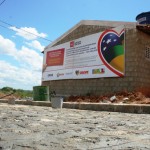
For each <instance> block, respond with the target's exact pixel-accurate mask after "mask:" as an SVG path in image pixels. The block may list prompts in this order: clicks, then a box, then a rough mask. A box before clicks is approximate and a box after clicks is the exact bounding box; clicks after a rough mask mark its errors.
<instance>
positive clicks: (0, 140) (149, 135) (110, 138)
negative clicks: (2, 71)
mask: <svg viewBox="0 0 150 150" xmlns="http://www.w3.org/2000/svg"><path fill="white" fill-rule="evenodd" d="M101 149H102V150H149V149H150V115H149V114H129V113H117V112H100V111H87V110H72V109H64V108H63V109H53V108H51V107H39V106H27V105H26V106H23V105H8V104H4V103H0V150H101Z"/></svg>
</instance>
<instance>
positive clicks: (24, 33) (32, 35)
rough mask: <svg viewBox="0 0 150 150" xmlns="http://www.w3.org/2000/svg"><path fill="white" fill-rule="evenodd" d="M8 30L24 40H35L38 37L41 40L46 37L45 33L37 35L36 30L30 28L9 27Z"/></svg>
mask: <svg viewBox="0 0 150 150" xmlns="http://www.w3.org/2000/svg"><path fill="white" fill-rule="evenodd" d="M10 29H12V30H14V31H16V35H19V36H21V37H23V38H24V39H26V40H35V39H37V38H38V36H39V37H42V38H45V37H47V35H46V34H45V33H39V32H38V31H37V30H36V28H32V27H21V28H16V27H10ZM36 35H37V36H36Z"/></svg>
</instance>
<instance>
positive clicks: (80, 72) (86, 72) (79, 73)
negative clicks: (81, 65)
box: [75, 70, 89, 76]
mask: <svg viewBox="0 0 150 150" xmlns="http://www.w3.org/2000/svg"><path fill="white" fill-rule="evenodd" d="M75 74H76V75H77V76H78V75H84V74H89V71H87V70H86V71H79V70H76V71H75Z"/></svg>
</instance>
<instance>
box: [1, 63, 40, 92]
mask: <svg viewBox="0 0 150 150" xmlns="http://www.w3.org/2000/svg"><path fill="white" fill-rule="evenodd" d="M0 78H1V81H0V83H1V84H3V83H5V85H7V86H10V87H12V86H13V85H14V84H15V85H16V88H25V89H32V86H33V85H39V84H40V80H41V73H39V72H34V71H32V70H28V69H24V68H19V67H16V66H13V65H11V64H10V63H8V62H5V61H0Z"/></svg>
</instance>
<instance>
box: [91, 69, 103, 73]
mask: <svg viewBox="0 0 150 150" xmlns="http://www.w3.org/2000/svg"><path fill="white" fill-rule="evenodd" d="M103 73H105V69H104V68H99V69H93V70H92V74H103Z"/></svg>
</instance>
